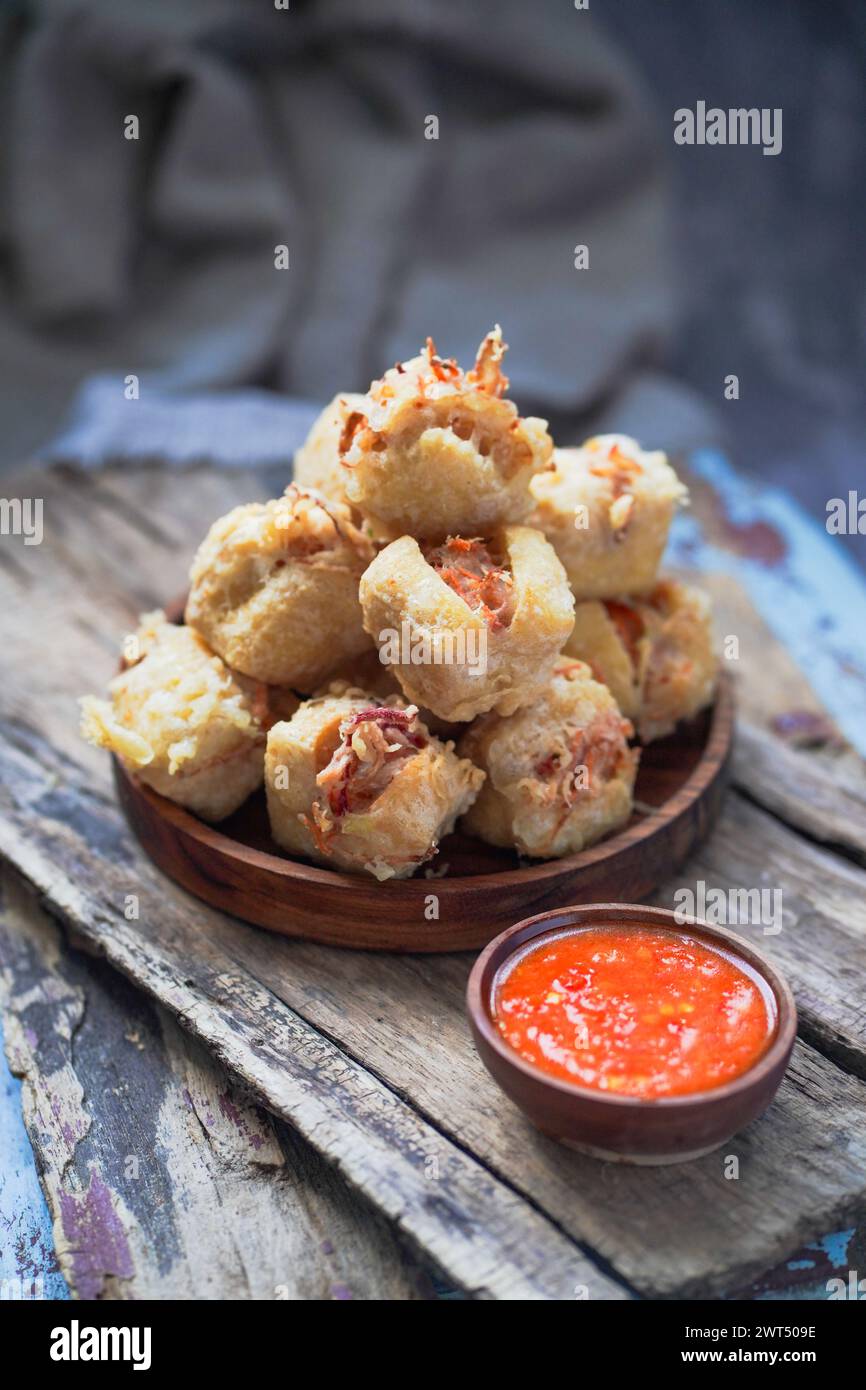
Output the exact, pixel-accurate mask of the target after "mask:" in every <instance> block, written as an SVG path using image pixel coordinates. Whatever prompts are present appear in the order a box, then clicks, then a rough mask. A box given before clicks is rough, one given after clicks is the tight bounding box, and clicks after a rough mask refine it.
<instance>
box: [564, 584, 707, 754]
mask: <svg viewBox="0 0 866 1390" xmlns="http://www.w3.org/2000/svg"><path fill="white" fill-rule="evenodd" d="M565 651H566V652H567V653H568V654H569V655H570V656H575V657H578V658H579V659H580V660H581V661H586V662H588V663H589V665H590V666H591V667H592V671H593V674H594V675H595V677H596V679H597V680H600V681H603V682H604V684H605V685H606V686H608V687H609V689H610V690H611V692H612V694H613V696H614V698H615V699H616V701H617V704H618V705H619V707H620V709H621V710H622V712H623V714H625V715H627V716H628V718H629V719H631V720H633V721H634V723H635V725H636V727H637V731H638V734H639V735H640V738H641V740H642V742H644V743H650V742H651V741H652V740H653V739H656V738H664V737H665V735H666V734H669V733H671V732H672V731H673V729H674V728H675V727H676V725H677V723H678V722H679V720H681V719H690V718H691V717H692V716H693V715H695V714H697V713H698V712H699V710H702V709H704V708H705V707H706V706H707V705H708V704H709V703H710V701H711V700H712V698H713V693H714V691H715V685H716V677H717V673H718V663H717V661H716V656H715V653H714V650H713V630H712V612H711V608H710V601H709V599H708V598H707V596H706V594H703V593H701V591H700V590H699V589H694V588H692V587H691V586H690V585H688V584H683V583H680V582H678V581H677V580H674V579H661V580H659V582H658V583H657V584H656V586H655V588H654V589H653V590H652V591H651V593H649V594H648V595H647V596H646V598H645V599H618V600H616V601H610V600H607V601H605V602H603V603H602V602H598V601H596V600H590V601H588V602H586V603H579V604H578V605H577V610H576V613H575V625H574V631H573V633H572V635H571V637H570V638H569V640H568V642H567V643H566V646H565Z"/></svg>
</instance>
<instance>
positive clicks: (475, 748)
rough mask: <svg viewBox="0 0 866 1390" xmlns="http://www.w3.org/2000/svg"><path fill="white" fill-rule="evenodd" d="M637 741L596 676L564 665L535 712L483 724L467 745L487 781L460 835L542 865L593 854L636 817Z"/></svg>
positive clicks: (575, 664) (579, 665)
mask: <svg viewBox="0 0 866 1390" xmlns="http://www.w3.org/2000/svg"><path fill="white" fill-rule="evenodd" d="M631 733H632V727H631V725H630V723H629V722H628V720H626V719H624V718H623V716H622V714H621V713H620V711H619V709H618V707H617V705H616V702H615V700H614V698H613V696H612V695H611V693H610V691H609V690H608V689H607V687H606V686H603V685H600V684H599V683H598V682H597V681H595V680H593V679H592V675H591V672H590V670H589V667H588V666H586V665H584V663H583V662H580V661H570V660H568V659H562V658H561V659H560V660H559V661H558V662H557V665H556V669H555V671H554V674H553V675H552V677H551V678H550V679H549V681H548V683H547V685H546V687H545V689H544V691H543V692H542V693H541V694H540V695H538V696H536V697H535V699H534V700H533V703H532V705H531V706H529V707H527V708H524V709H520V710H518V711H517V713H516V714H512V715H510V716H509V717H507V718H503V717H502V716H501V715H496V714H487V715H484V716H483V718H481V719H479V720H478V721H477V722H476V723H475V724H473V726H472V728H471V729H470V730H469V731H468V733H466V734H465V735H464V737H463V738H462V739H461V740H460V742H459V744H458V751H459V752H460V753H461V754H462V756H463V757H466V758H469V759H471V761H472V762H473V763H475V764H476V766H478V767H480V768H483V770H484V771H485V772H486V773H487V781H486V782H485V783H484V785H483V787H482V788H481V791H480V793H479V795H478V797H477V799H476V801H475V802H474V804H473V806H472V807H471V809H470V810H469V812H468V813H467V814H466V815H465V816H464V818H463V822H462V824H463V828H464V829H465V830H466V831H467V832H468V833H469V834H471V835H478V836H479V837H480V838H481V839H482V840H486V841H487V842H488V843H489V844H492V845H502V846H506V847H511V848H514V849H517V850H518V851H519V852H520V853H521V854H525V855H529V856H531V857H533V858H537V859H556V858H560V857H561V856H562V855H564V854H575V853H577V852H578V851H580V850H582V849H586V848H587V847H588V846H589V845H593V844H595V843H596V841H597V840H600V839H602V837H603V836H605V835H608V834H610V832H611V831H613V830H618V829H619V828H620V827H621V826H623V825H625V824H626V822H627V821H628V819H629V816H630V815H631V810H632V805H633V791H634V780H635V776H636V773H637V764H638V753H637V752H636V751H635V750H633V749H631V748H630V747H629V745H628V742H627V740H628V738H629V737H630V736H631Z"/></svg>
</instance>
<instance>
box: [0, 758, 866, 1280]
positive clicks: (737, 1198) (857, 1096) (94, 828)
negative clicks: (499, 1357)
mask: <svg viewBox="0 0 866 1390" xmlns="http://www.w3.org/2000/svg"><path fill="white" fill-rule="evenodd" d="M34 751H36V752H38V749H36V750H34ZM43 755H45V750H43ZM48 756H50V753H49V754H48ZM0 772H2V779H3V782H4V784H5V786H6V787H7V788H9V789H10V791H11V794H12V796H13V797H14V802H15V805H14V806H13V807H11V808H8V807H7V808H4V811H3V813H2V814H0V851H2V852H3V853H5V854H6V855H8V856H9V857H10V858H12V859H14V861H15V862H16V863H17V864H18V865H19V866H20V868H21V869H22V871H23V872H24V873H25V874H26V875H27V877H28V878H29V879H30V880H31V882H33V883H34V884H35V885H36V886H37V888H38V889H39V891H41V892H42V893H43V894H44V895H45V896H46V898H47V900H49V901H50V902H51V904H52V905H53V907H54V910H56V911H58V912H59V914H60V915H61V916H62V917H63V918H64V920H66V921H68V922H69V923H71V925H72V926H73V928H74V929H75V930H76V931H77V932H79V933H80V934H82V935H84V936H85V937H86V938H87V939H89V940H91V941H92V942H93V943H94V944H95V945H96V946H98V948H99V949H100V950H102V951H104V952H105V954H106V956H107V958H108V959H109V960H110V961H111V962H112V963H113V964H115V965H116V966H117V967H118V968H120V969H121V970H123V971H124V972H126V973H128V974H129V975H130V977H131V978H133V979H135V980H136V981H137V982H138V983H139V984H141V985H142V986H143V987H144V988H146V989H147V990H149V991H150V992H152V993H154V994H155V995H156V997H157V998H159V999H160V1000H161V1002H163V1003H165V1004H166V1005H167V1006H168V1007H169V1008H171V1009H172V1010H173V1011H175V1012H176V1013H177V1014H178V1016H179V1017H180V1019H181V1021H182V1022H184V1024H185V1025H186V1026H188V1027H191V1028H192V1029H193V1030H194V1031H195V1032H196V1034H197V1035H198V1036H199V1037H201V1038H202V1039H203V1040H205V1041H207V1042H208V1043H209V1045H210V1046H211V1047H212V1048H213V1049H215V1050H216V1052H217V1054H218V1056H219V1057H220V1058H221V1059H222V1060H223V1061H224V1062H226V1063H227V1064H228V1065H229V1066H230V1067H231V1068H232V1069H233V1070H235V1071H236V1072H237V1073H238V1074H239V1075H240V1076H242V1077H243V1079H244V1080H245V1082H246V1083H247V1084H248V1085H250V1086H251V1087H252V1088H253V1089H254V1090H255V1091H256V1093H257V1094H258V1095H259V1096H260V1097H262V1099H263V1100H264V1101H265V1103H266V1104H267V1105H268V1106H269V1107H270V1108H271V1109H273V1110H274V1111H276V1112H277V1113H278V1114H281V1115H283V1116H285V1117H286V1118H289V1119H292V1120H293V1121H294V1122H295V1123H296V1124H297V1125H298V1126H299V1127H300V1128H301V1129H302V1131H303V1132H304V1133H305V1134H307V1135H308V1137H309V1138H310V1139H311V1142H312V1143H313V1144H314V1146H316V1147H317V1148H318V1147H319V1146H320V1145H322V1146H323V1151H324V1152H325V1153H327V1154H329V1155H330V1156H331V1157H332V1158H333V1159H334V1160H335V1161H337V1162H339V1163H340V1166H341V1169H342V1171H343V1172H344V1173H345V1174H346V1175H347V1176H348V1177H350V1179H351V1180H352V1181H353V1182H354V1183H355V1184H357V1185H358V1186H359V1187H360V1188H361V1190H362V1191H364V1192H365V1193H367V1195H369V1196H370V1197H371V1198H372V1199H373V1200H374V1201H375V1202H376V1203H377V1205H379V1206H380V1207H382V1208H383V1209H384V1210H385V1211H386V1212H388V1213H389V1214H391V1215H392V1216H394V1217H395V1219H397V1218H398V1216H399V1219H400V1220H401V1222H402V1223H405V1225H404V1229H406V1230H408V1231H410V1232H411V1233H412V1234H413V1236H414V1237H415V1239H418V1240H419V1241H420V1243H421V1244H422V1245H424V1246H425V1248H426V1249H427V1251H428V1253H429V1254H430V1255H431V1256H432V1257H433V1258H434V1259H435V1260H436V1262H437V1263H440V1264H442V1265H443V1267H445V1268H447V1270H448V1272H449V1274H450V1275H451V1277H452V1278H455V1279H457V1282H459V1283H460V1286H461V1287H463V1288H466V1289H468V1290H474V1291H475V1293H476V1295H477V1294H479V1292H481V1291H482V1290H483V1291H485V1292H486V1293H487V1294H490V1293H491V1292H493V1293H494V1296H497V1297H503V1296H505V1297H511V1296H520V1297H527V1296H532V1295H530V1294H528V1293H527V1292H526V1290H527V1288H528V1287H530V1286H532V1287H534V1288H535V1290H536V1294H535V1296H543V1297H563V1296H568V1295H564V1294H563V1289H564V1287H565V1286H566V1285H567V1284H568V1283H569V1280H571V1278H572V1270H571V1267H570V1266H569V1265H568V1262H567V1261H566V1263H565V1266H564V1265H563V1257H562V1255H561V1254H560V1255H558V1256H557V1258H555V1259H554V1256H553V1255H552V1254H550V1253H548V1254H547V1255H542V1254H541V1253H540V1251H539V1246H538V1233H537V1231H535V1230H534V1223H535V1222H536V1221H539V1220H540V1218H539V1217H538V1216H537V1214H536V1212H535V1211H533V1212H532V1213H531V1217H532V1220H531V1222H530V1229H529V1231H528V1232H527V1231H525V1230H524V1231H523V1232H522V1233H521V1234H519V1235H518V1232H517V1229H516V1227H515V1223H516V1222H517V1221H518V1215H519V1213H520V1212H521V1209H522V1208H521V1202H520V1199H519V1197H518V1195H517V1194H523V1195H524V1196H526V1197H528V1198H530V1199H531V1201H532V1203H533V1206H534V1207H540V1208H541V1210H542V1211H543V1212H544V1213H546V1215H547V1217H548V1218H549V1219H550V1220H552V1222H553V1225H552V1226H551V1227H550V1228H549V1232H548V1233H549V1235H550V1238H551V1239H553V1236H554V1234H555V1235H556V1237H557V1238H558V1239H563V1237H562V1236H560V1235H559V1232H560V1231H563V1232H565V1233H567V1236H568V1237H570V1239H571V1240H572V1241H576V1242H579V1243H580V1245H581V1247H589V1248H591V1249H593V1250H595V1251H598V1252H599V1253H600V1255H601V1256H602V1257H603V1260H604V1261H605V1262H609V1263H610V1265H612V1266H613V1267H614V1268H615V1270H616V1271H617V1273H618V1274H619V1275H620V1277H621V1278H622V1279H623V1280H624V1281H626V1282H627V1284H628V1285H629V1286H633V1287H635V1288H636V1289H638V1290H639V1291H640V1292H641V1293H644V1294H650V1295H668V1296H669V1295H672V1294H674V1293H677V1292H680V1293H682V1292H689V1293H693V1294H704V1295H705V1294H712V1293H715V1292H718V1291H719V1290H720V1289H722V1288H724V1287H727V1286H728V1284H729V1283H742V1282H744V1281H745V1280H746V1279H748V1278H749V1277H751V1276H752V1275H753V1274H755V1273H758V1272H759V1271H760V1270H762V1269H765V1268H767V1267H769V1265H771V1264H772V1263H774V1262H775V1261H776V1260H777V1259H779V1258H781V1257H782V1256H783V1255H784V1254H785V1253H787V1252H789V1251H791V1250H793V1249H795V1248H796V1247H797V1246H798V1245H800V1244H801V1243H802V1242H803V1241H804V1240H807V1239H809V1238H810V1236H813V1235H815V1234H817V1233H820V1232H822V1231H824V1230H827V1229H832V1228H835V1227H836V1225H837V1223H840V1222H842V1221H844V1220H847V1219H849V1218H850V1217H851V1216H853V1215H854V1214H855V1213H857V1212H858V1211H860V1210H862V1209H863V1207H864V1204H866V1148H864V1151H863V1152H862V1153H861V1151H860V1150H861V1147H863V1146H866V1135H864V1134H863V1132H862V1125H861V1124H860V1115H861V1111H862V1108H863V1106H864V1105H866V1084H864V1082H862V1081H860V1080H858V1079H857V1078H855V1077H852V1076H850V1075H848V1074H846V1073H845V1072H843V1071H841V1070H840V1069H839V1068H838V1067H837V1066H835V1065H834V1064H833V1063H832V1062H831V1061H829V1060H828V1059H826V1058H824V1057H822V1056H821V1055H820V1054H819V1053H817V1052H815V1051H814V1050H813V1049H812V1048H810V1047H808V1046H805V1045H803V1044H800V1045H799V1046H798V1048H797V1049H796V1052H795V1058H794V1062H793V1065H792V1070H791V1072H790V1073H789V1076H788V1078H787V1079H786V1081H785V1082H784V1083H783V1085H782V1088H781V1090H780V1092H779V1094H778V1096H777V1099H776V1101H775V1102H774V1104H773V1106H771V1108H770V1110H769V1111H768V1112H767V1114H766V1115H765V1116H764V1117H763V1119H762V1120H760V1121H758V1122H757V1123H756V1124H755V1125H753V1126H751V1127H750V1128H749V1129H748V1130H746V1131H745V1132H744V1133H743V1134H742V1135H740V1136H738V1137H737V1139H736V1140H735V1141H733V1143H732V1146H731V1148H730V1152H731V1153H734V1154H736V1155H738V1156H739V1158H740V1160H741V1177H740V1179H739V1180H738V1182H737V1184H736V1187H731V1186H730V1184H729V1183H728V1182H727V1181H726V1179H725V1177H724V1157H725V1155H724V1154H716V1155H710V1156H708V1157H707V1158H706V1159H702V1160H700V1161H699V1162H698V1163H695V1164H691V1165H689V1167H688V1169H687V1170H678V1169H660V1170H654V1171H645V1170H630V1171H626V1170H618V1169H613V1170H611V1169H610V1168H609V1167H608V1166H606V1165H599V1164H597V1163H595V1162H594V1161H593V1160H591V1159H580V1158H579V1157H578V1156H576V1155H573V1154H571V1153H569V1152H568V1151H567V1150H564V1149H562V1148H561V1147H560V1146H558V1145H555V1144H552V1143H549V1142H548V1141H545V1140H543V1139H541V1138H540V1137H539V1136H538V1135H536V1133H535V1132H534V1131H533V1130H532V1129H531V1127H530V1126H529V1125H528V1123H527V1122H525V1121H524V1120H523V1119H522V1117H521V1116H520V1115H519V1113H518V1112H517V1111H515V1110H514V1108H513V1107H512V1106H511V1105H510V1103H509V1102H508V1101H507V1100H506V1099H505V1098H504V1096H503V1095H502V1094H501V1092H499V1090H498V1089H497V1088H496V1087H495V1086H494V1085H493V1083H492V1082H491V1081H490V1079H489V1078H488V1077H487V1076H486V1073H485V1072H484V1070H483V1068H482V1066H481V1063H480V1061H479V1059H478V1057H477V1054H476V1053H475V1051H474V1049H473V1047H472V1045H471V1041H470V1038H469V1033H468V1029H467V1025H466V1019H465V1015H464V1009H463V995H464V990H465V985H466V976H467V973H468V969H469V966H470V964H471V958H469V957H466V956H442V957H432V956H431V957H424V956H405V957H404V956H396V955H387V954H385V955H374V954H370V953H358V952H334V951H332V950H330V949H329V948H326V947H322V946H317V945H314V944H312V943H307V942H292V941H288V940H283V939H280V938H275V937H273V936H270V935H268V934H266V933H262V932H257V931H254V930H252V929H250V928H247V927H244V926H243V925H240V924H238V923H236V922H234V921H232V920H231V919H230V918H227V917H226V916H225V915H223V914H221V913H217V912H214V911H212V910H210V909H208V908H206V907H203V906H201V905H199V904H197V903H195V902H193V901H192V900H190V899H189V898H188V897H186V895H184V894H183V893H182V892H181V891H180V890H178V889H176V888H174V886H173V885H171V884H169V883H167V882H166V880H165V879H164V878H163V877H162V876H161V875H159V873H158V871H157V870H156V869H155V868H154V867H153V866H152V865H151V864H150V862H149V861H148V860H147V858H146V857H145V856H144V855H143V854H142V853H141V852H140V851H139V850H138V849H137V847H136V846H135V843H134V841H132V840H131V838H130V836H129V833H128V832H127V830H126V828H125V827H124V825H123V822H122V820H121V819H120V816H119V813H118V811H117V808H116V807H115V806H114V805H113V803H112V800H111V798H110V797H103V796H102V795H101V794H98V793H95V792H94V791H93V790H92V789H90V788H88V787H86V786H84V785H80V784H76V782H75V780H74V773H73V769H72V768H71V767H69V768H67V769H65V772H64V786H65V789H66V793H67V798H68V799H67V801H66V802H65V804H64V806H63V808H62V819H56V820H55V819H54V818H53V815H51V813H50V800H49V798H50V795H51V792H50V790H48V789H47V788H49V787H50V775H49V777H46V772H45V769H44V768H43V769H40V767H39V765H38V762H37V760H36V758H35V757H34V756H31V757H30V758H26V757H24V756H22V755H21V754H20V753H19V754H17V755H13V756H12V757H11V758H10V757H8V756H7V757H6V759H5V760H4V763H3V766H2V768H0ZM79 776H80V774H79ZM73 801H74V802H75V803H76V805H77V810H76V811H75V813H74V814H70V811H71V808H72V803H73ZM28 805H30V806H32V805H38V806H39V807H40V808H41V816H40V822H39V830H38V833H36V834H34V833H33V832H32V830H31V829H30V826H31V825H32V817H30V816H28V814H27V807H28ZM57 812H61V808H60V807H57ZM82 832H84V833H82ZM85 837H86V838H85ZM710 843H712V841H711V842H710ZM804 843H805V842H804ZM93 844H98V846H99V848H98V850H96V851H94V849H93V848H91V846H92V845H93ZM846 868H847V866H846ZM858 872H859V871H858ZM130 891H135V892H137V893H138V895H139V897H140V904H141V920H140V921H139V922H128V921H126V920H125V918H124V915H123V903H124V898H125V896H126V895H127V894H128V893H129V892H130ZM861 994H862V990H861ZM396 1001H399V1006H398V1004H397V1002H396ZM359 1059H363V1065H361V1062H360V1060H359ZM397 1097H400V1101H399V1102H398V1101H397ZM383 1107H384V1109H385V1113H386V1115H387V1117H388V1118H387V1120H386V1121H384V1122H383V1119H382V1115H381V1113H380V1112H381V1110H382V1108H383ZM421 1117H423V1119H422V1118H421ZM404 1126H405V1130H404ZM347 1129H348V1133H347ZM458 1153H459V1156H460V1161H459V1162H458V1160H457V1155H458ZM467 1155H472V1159H471V1166H470V1171H469V1172H467V1173H465V1175H464V1173H463V1171H462V1165H463V1163H467V1164H470V1160H469V1159H468V1158H467ZM431 1156H432V1157H434V1158H435V1160H436V1168H437V1171H439V1172H440V1174H442V1175H443V1177H442V1179H441V1180H442V1181H443V1189H442V1192H443V1195H444V1194H447V1202H446V1211H447V1212H448V1213H449V1215H448V1217H447V1219H446V1220H445V1221H444V1226H443V1227H442V1228H440V1227H439V1225H438V1223H437V1221H433V1222H431V1221H430V1212H429V1211H428V1210H427V1209H426V1208H422V1209H419V1202H421V1200H422V1197H423V1195H424V1188H425V1186H426V1184H425V1180H424V1178H423V1176H422V1174H423V1170H424V1165H425V1163H427V1162H428V1160H429V1159H430V1158H431ZM500 1184H502V1186H501V1187H500ZM418 1188H420V1189H421V1193H420V1194H419V1193H418V1191H417V1189H418ZM497 1190H500V1191H501V1193H502V1196H501V1204H502V1205H505V1204H506V1203H507V1204H509V1210H510V1212H511V1214H510V1216H508V1218H507V1224H508V1228H509V1229H508V1234H507V1235H505V1234H500V1233H499V1231H498V1228H497V1226H496V1225H495V1224H493V1223H494V1222H495V1217H496V1212H497V1207H498V1206H499V1205H500V1201H499V1200H493V1194H495V1193H496V1191H497ZM397 1194H399V1196H398V1195H397ZM723 1194H729V1195H724V1196H723ZM511 1204H513V1206H512V1205H511ZM455 1209H457V1210H462V1211H464V1212H466V1211H471V1212H472V1229H473V1232H475V1231H476V1230H478V1231H483V1233H484V1248H485V1251H486V1250H487V1249H488V1248H489V1246H490V1244H491V1243H493V1244H494V1248H496V1247H497V1245H501V1248H500V1249H499V1250H498V1254H497V1256H496V1261H497V1269H498V1270H499V1277H498V1280H497V1282H496V1284H495V1285H494V1287H493V1288H492V1289H491V1286H490V1284H489V1283H487V1282H486V1280H488V1279H492V1277H493V1276H492V1273H491V1270H490V1267H489V1265H488V1264H487V1260H488V1259H489V1258H490V1255H489V1254H486V1255H485V1257H484V1259H483V1260H482V1268H483V1270H484V1273H485V1281H482V1282H480V1283H479V1282H477V1281H476V1279H475V1278H471V1279H469V1280H467V1261H468V1268H469V1269H470V1270H471V1269H474V1268H475V1267H476V1263H475V1262H476V1258H477V1256H476V1254H475V1252H474V1251H473V1250H472V1248H471V1245H470V1248H469V1249H468V1250H467V1249H466V1248H465V1247H464V1244H463V1241H462V1240H460V1241H455V1237H454V1232H453V1217H454V1210H455ZM436 1215H437V1217H439V1218H441V1217H443V1216H444V1215H445V1212H440V1210H439V1208H438V1206H437V1208H436ZM527 1219H529V1218H528V1215H527ZM542 1229H544V1223H542ZM515 1244H516V1245H517V1246H518V1247H519V1252H518V1250H516V1249H515ZM555 1249H556V1246H554V1250H555ZM571 1249H572V1250H576V1246H574V1245H572V1246H571ZM506 1255H507V1257H508V1262H509V1263H510V1264H511V1268H510V1269H509V1267H508V1264H507V1263H506ZM580 1258H581V1260H582V1259H583V1257H582V1256H581V1257H580ZM517 1259H520V1260H528V1261H529V1265H530V1271H531V1277H530V1279H528V1280H527V1278H526V1274H525V1273H524V1274H523V1277H522V1282H520V1283H518V1282H517V1281H516V1273H515V1271H514V1269H513V1263H514V1261H515V1260H517ZM447 1260H450V1264H446V1263H445V1262H446V1261H447ZM540 1269H541V1272H539V1271H540ZM566 1270H567V1272H566ZM538 1279H542V1280H543V1282H542V1285H541V1287H542V1289H544V1290H545V1292H543V1293H541V1294H540V1295H539V1293H538V1287H539V1286H538V1284H537V1283H535V1281H536V1280H538ZM574 1282H576V1283H588V1282H589V1280H588V1279H587V1278H586V1276H585V1272H584V1277H579V1276H574ZM516 1288H522V1289H523V1292H521V1293H520V1294H518V1295H515V1293H514V1290H515V1289H516ZM552 1289H556V1290H557V1292H556V1293H554V1292H552V1291H551V1290H552ZM603 1296H607V1295H606V1294H605V1295H603Z"/></svg>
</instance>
